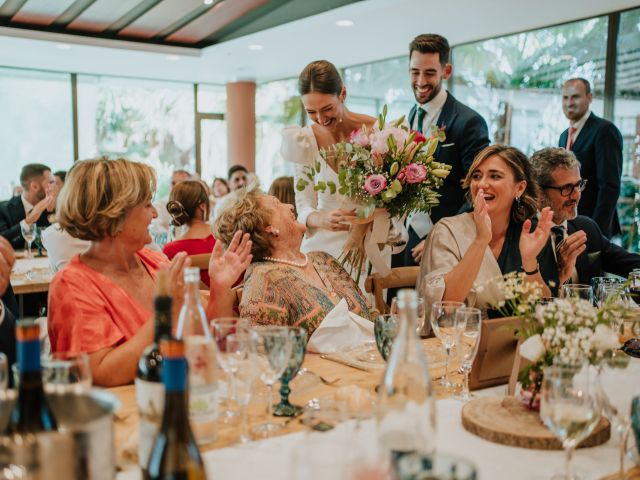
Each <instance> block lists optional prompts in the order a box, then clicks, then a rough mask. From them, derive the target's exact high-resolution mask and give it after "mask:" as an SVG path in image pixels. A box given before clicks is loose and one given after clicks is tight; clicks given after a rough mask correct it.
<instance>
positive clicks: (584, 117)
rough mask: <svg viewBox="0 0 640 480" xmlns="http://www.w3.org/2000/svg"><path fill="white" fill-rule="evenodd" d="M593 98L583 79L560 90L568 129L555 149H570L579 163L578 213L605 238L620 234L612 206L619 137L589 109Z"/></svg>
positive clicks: (617, 188) (616, 188) (616, 191)
mask: <svg viewBox="0 0 640 480" xmlns="http://www.w3.org/2000/svg"><path fill="white" fill-rule="evenodd" d="M592 100H593V95H592V93H591V85H590V84H589V82H588V81H587V80H585V79H584V78H571V79H569V80H567V81H566V82H565V83H564V86H563V87H562V111H563V112H564V115H565V117H567V119H568V120H569V125H570V126H569V128H568V129H566V130H565V131H564V132H562V134H561V135H560V141H559V142H558V146H559V147H562V148H565V149H566V150H571V151H572V152H573V153H574V154H575V155H576V157H577V158H578V161H579V162H580V165H581V167H580V175H581V177H582V178H583V179H585V180H587V185H586V188H585V190H584V192H582V199H581V200H580V204H579V205H578V213H579V214H580V215H584V216H586V217H590V218H592V219H593V220H595V222H596V223H597V224H598V226H599V227H600V230H602V233H603V234H604V235H605V236H606V237H609V238H610V237H612V236H614V235H619V234H620V232H621V231H620V222H619V220H618V212H617V211H616V203H617V202H618V197H619V196H620V178H621V177H622V135H621V134H620V131H619V130H618V129H617V128H616V126H615V125H614V124H613V123H611V122H609V121H608V120H605V119H604V118H600V117H598V116H596V115H595V114H594V113H593V112H592V111H591V109H590V105H591V101H592Z"/></svg>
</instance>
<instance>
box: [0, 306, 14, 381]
mask: <svg viewBox="0 0 640 480" xmlns="http://www.w3.org/2000/svg"><path fill="white" fill-rule="evenodd" d="M3 304H4V302H3ZM3 309H4V320H3V321H2V323H0V352H2V353H4V354H5V355H6V356H7V359H8V360H9V379H11V377H12V374H11V365H13V364H14V363H15V361H16V320H15V318H16V317H15V316H14V314H13V312H11V310H9V308H7V305H6V304H4V305H3ZM11 383H12V382H11V381H10V382H9V384H11Z"/></svg>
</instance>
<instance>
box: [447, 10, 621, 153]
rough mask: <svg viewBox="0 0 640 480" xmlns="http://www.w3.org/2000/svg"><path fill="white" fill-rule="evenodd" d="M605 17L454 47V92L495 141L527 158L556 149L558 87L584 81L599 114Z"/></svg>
mask: <svg viewBox="0 0 640 480" xmlns="http://www.w3.org/2000/svg"><path fill="white" fill-rule="evenodd" d="M607 23H608V22H607V17H598V18H592V19H589V20H585V21H580V22H573V23H569V24H566V25H560V26H556V27H550V28H543V29H540V30H535V31H532V32H526V33H519V34H516V35H509V36H506V37H500V38H494V39H491V40H485V41H481V42H475V43H469V44H465V45H461V46H457V47H455V48H454V49H453V92H454V95H455V96H456V98H457V99H458V100H460V101H462V102H463V103H465V104H467V105H468V106H470V107H471V108H473V109H474V110H476V111H478V112H479V113H480V114H481V115H482V116H483V117H484V118H485V120H486V121H487V123H488V124H489V135H490V137H491V140H492V141H493V142H495V143H507V144H510V145H513V146H516V147H518V148H520V149H522V150H523V151H524V152H525V153H527V154H531V153H533V152H534V151H535V150H538V149H540V148H542V147H546V146H550V145H557V144H558V139H559V136H560V133H561V132H562V131H563V130H564V129H566V128H567V127H568V120H567V119H566V118H565V117H564V115H563V113H562V103H561V101H562V97H561V87H562V84H563V82H564V81H565V80H566V79H568V78H571V77H584V78H586V79H587V80H589V81H590V82H591V84H592V88H593V97H594V100H593V103H592V105H591V109H592V111H593V112H594V113H596V115H602V113H603V90H604V67H605V57H606V48H607Z"/></svg>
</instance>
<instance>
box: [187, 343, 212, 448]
mask: <svg viewBox="0 0 640 480" xmlns="http://www.w3.org/2000/svg"><path fill="white" fill-rule="evenodd" d="M184 343H185V356H186V357H187V361H188V362H189V420H190V423H191V429H192V430H193V434H194V436H195V437H196V440H197V442H198V443H199V444H203V443H209V442H212V441H214V440H215V438H216V434H215V432H216V420H217V418H218V396H217V391H216V357H215V353H216V352H215V349H216V346H215V343H214V342H213V340H211V339H209V338H206V337H204V336H201V335H190V336H188V337H186V338H185V339H184Z"/></svg>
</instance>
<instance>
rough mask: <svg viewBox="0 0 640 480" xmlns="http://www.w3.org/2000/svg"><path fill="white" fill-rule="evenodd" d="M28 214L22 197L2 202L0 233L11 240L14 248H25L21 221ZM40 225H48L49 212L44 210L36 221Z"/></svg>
mask: <svg viewBox="0 0 640 480" xmlns="http://www.w3.org/2000/svg"><path fill="white" fill-rule="evenodd" d="M26 217H27V214H26V213H25V211H24V206H23V205H22V199H21V198H20V197H13V198H12V199H11V200H7V201H5V202H2V203H0V235H2V236H3V237H4V238H6V239H7V240H9V243H11V246H12V247H13V248H24V247H25V242H24V238H22V232H21V231H20V221H21V220H24V219H25V218H26ZM36 225H38V226H39V227H48V226H49V225H50V223H49V212H47V211H46V210H45V211H44V212H42V215H40V218H39V219H38V221H37V222H36Z"/></svg>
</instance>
